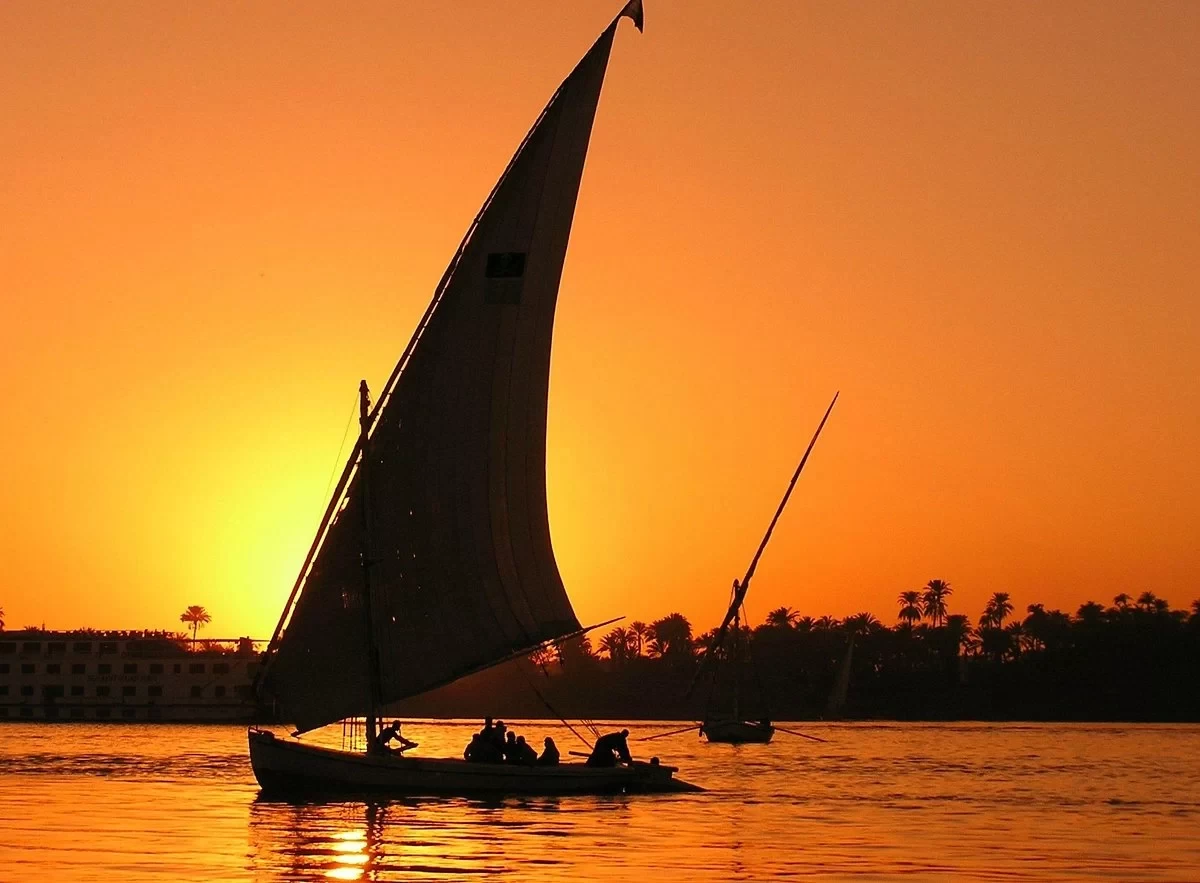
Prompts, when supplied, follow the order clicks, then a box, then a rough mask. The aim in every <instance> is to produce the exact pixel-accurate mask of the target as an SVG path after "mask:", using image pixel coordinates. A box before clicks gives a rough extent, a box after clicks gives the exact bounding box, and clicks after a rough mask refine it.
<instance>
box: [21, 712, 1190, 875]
mask: <svg viewBox="0 0 1200 883" xmlns="http://www.w3.org/2000/svg"><path fill="white" fill-rule="evenodd" d="M474 726H477V724H474V725H471V726H468V725H467V724H453V723H415V722H414V723H411V724H408V725H406V726H405V734H406V735H407V736H408V737H409V738H413V739H416V740H417V741H419V742H421V748H420V752H421V753H429V754H433V755H436V754H449V753H455V754H457V753H458V752H460V751H461V750H462V746H463V745H464V744H465V742H466V741H467V738H468V735H469V733H470V731H471V728H472V727H474ZM673 726H677V725H671V724H662V725H656V724H648V725H644V726H635V727H632V728H631V729H632V730H633V735H634V736H639V735H642V736H645V735H651V734H653V733H657V732H662V731H664V730H667V729H671V728H673ZM797 728H799V729H802V730H803V731H804V732H807V733H810V734H812V735H814V736H819V737H821V738H824V739H827V740H829V741H828V742H827V743H815V742H809V741H805V740H802V739H799V738H794V737H789V736H786V735H780V736H778V737H777V738H776V741H775V742H774V743H773V744H772V745H769V746H759V745H751V746H743V747H741V748H733V747H730V746H721V745H707V744H705V743H702V742H699V741H698V740H697V739H696V738H695V735H694V734H687V735H680V736H673V737H669V738H666V739H660V740H657V741H653V742H648V743H639V742H633V743H632V745H633V748H634V752H635V754H638V755H645V754H650V753H655V754H659V755H660V756H661V757H662V758H663V759H664V761H665V762H669V763H675V764H677V765H678V766H679V767H680V768H681V772H680V775H681V776H683V777H684V778H686V779H688V780H689V781H694V782H696V783H697V784H700V785H703V786H704V787H706V788H708V789H709V791H708V792H707V793H704V794H680V795H660V796H635V797H605V798H578V797H575V798H545V799H541V798H538V799H530V798H524V799H510V800H500V801H490V802H481V801H477V800H476V801H472V800H394V801H379V802H372V803H364V802H362V801H347V802H338V803H327V804H289V803H278V802H267V801H263V800H260V799H259V798H258V788H257V786H256V785H255V782H254V778H253V775H252V774H251V771H250V767H249V764H248V762H247V760H246V749H245V730H244V729H242V728H239V727H224V726H180V725H161V724H160V725H123V724H108V725H101V726H89V725H80V724H6V725H0V881H23V880H36V879H55V880H59V881H81V883H84V881H100V880H103V881H106V883H112V881H146V883H149V881H175V880H184V879H188V880H263V881H296V880H337V879H341V880H357V879H362V880H379V881H393V880H396V881H399V880H403V881H442V880H447V881H449V880H455V881H459V880H486V879H491V878H497V877H504V878H505V879H508V880H534V879H536V880H545V881H568V880H569V881H588V880H647V881H655V883H667V881H688V883H707V881H722V883H725V881H730V880H768V879H775V880H789V879H805V880H843V879H853V880H883V879H893V878H895V877H899V876H903V877H904V878H906V879H909V880H924V879H944V880H950V879H954V880H963V879H976V880H1003V881H1025V880H1038V881H1042V880H1099V879H1109V880H1176V881H1195V880H1200V727H1198V726H1130V725H1053V724H1052V725H1045V724H986V725H985V724H803V725H797ZM516 729H517V731H518V732H520V733H523V734H525V735H526V736H527V737H528V738H530V739H531V740H533V741H535V743H540V741H541V737H542V736H543V735H546V734H550V735H553V736H554V737H555V740H556V741H557V742H558V744H559V746H560V747H561V748H562V749H563V750H567V749H571V748H581V747H582V746H581V745H580V744H579V743H578V742H577V741H574V737H572V736H571V734H570V733H569V732H568V731H567V730H565V729H564V728H563V727H562V726H561V725H558V724H553V725H552V724H548V723H528V724H517V725H516ZM339 736H340V731H337V732H325V733H321V734H318V735H317V736H316V737H315V740H316V741H324V742H326V743H330V742H332V743H333V744H337V742H338V740H339Z"/></svg>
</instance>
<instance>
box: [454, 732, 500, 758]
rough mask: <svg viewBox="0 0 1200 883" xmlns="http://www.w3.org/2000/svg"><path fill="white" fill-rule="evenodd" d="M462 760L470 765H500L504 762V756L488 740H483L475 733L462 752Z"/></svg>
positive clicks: (483, 738) (482, 737)
mask: <svg viewBox="0 0 1200 883" xmlns="http://www.w3.org/2000/svg"><path fill="white" fill-rule="evenodd" d="M463 760H469V761H471V762H472V763H500V762H501V761H503V760H504V756H503V755H502V754H501V753H500V749H499V748H497V747H496V744H495V743H494V742H493V741H492V740H491V739H490V738H485V737H484V736H483V734H481V733H475V734H473V735H472V736H471V744H470V745H468V746H467V748H466V750H465V751H464V752H463Z"/></svg>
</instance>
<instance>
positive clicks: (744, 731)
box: [701, 720, 775, 745]
mask: <svg viewBox="0 0 1200 883" xmlns="http://www.w3.org/2000/svg"><path fill="white" fill-rule="evenodd" d="M701 732H703V733H704V738H705V739H707V740H708V741H709V742H719V743H721V744H725V745H742V744H744V743H747V742H753V743H758V744H761V745H765V744H766V743H768V742H770V741H771V737H773V736H774V735H775V728H774V727H773V726H771V725H770V724H767V725H766V726H763V724H761V723H752V722H750V721H737V720H726V721H705V723H704V726H703V728H702V729H701Z"/></svg>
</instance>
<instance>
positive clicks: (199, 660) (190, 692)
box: [0, 630, 262, 723]
mask: <svg viewBox="0 0 1200 883" xmlns="http://www.w3.org/2000/svg"><path fill="white" fill-rule="evenodd" d="M261 646H262V642H259V641H254V640H251V639H250V638H238V639H234V640H221V639H203V640H198V641H195V642H193V641H191V640H189V639H187V638H181V637H179V636H177V635H172V634H169V633H166V632H162V633H159V632H99V631H95V632H93V631H83V632H47V631H40V630H39V631H28V630H25V631H19V632H0V721H5V720H9V721H12V720H17V721H21V720H24V721H30V720H36V721H71V720H86V721H176V722H185V721H191V722H200V721H213V722H219V721H224V722H229V723H236V722H249V721H252V720H254V719H255V704H254V700H253V696H252V684H253V682H254V676H255V673H256V671H257V667H258V661H259V657H260V656H261V653H260V648H261Z"/></svg>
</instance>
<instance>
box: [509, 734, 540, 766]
mask: <svg viewBox="0 0 1200 883" xmlns="http://www.w3.org/2000/svg"><path fill="white" fill-rule="evenodd" d="M512 762H513V763H517V764H520V765H521V766H533V765H534V764H535V763H537V762H538V753H537V752H536V751H534V750H533V746H532V745H529V744H528V743H527V742H526V741H525V737H524V736H517V744H516V747H515V748H514V749H513V760H512Z"/></svg>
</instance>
